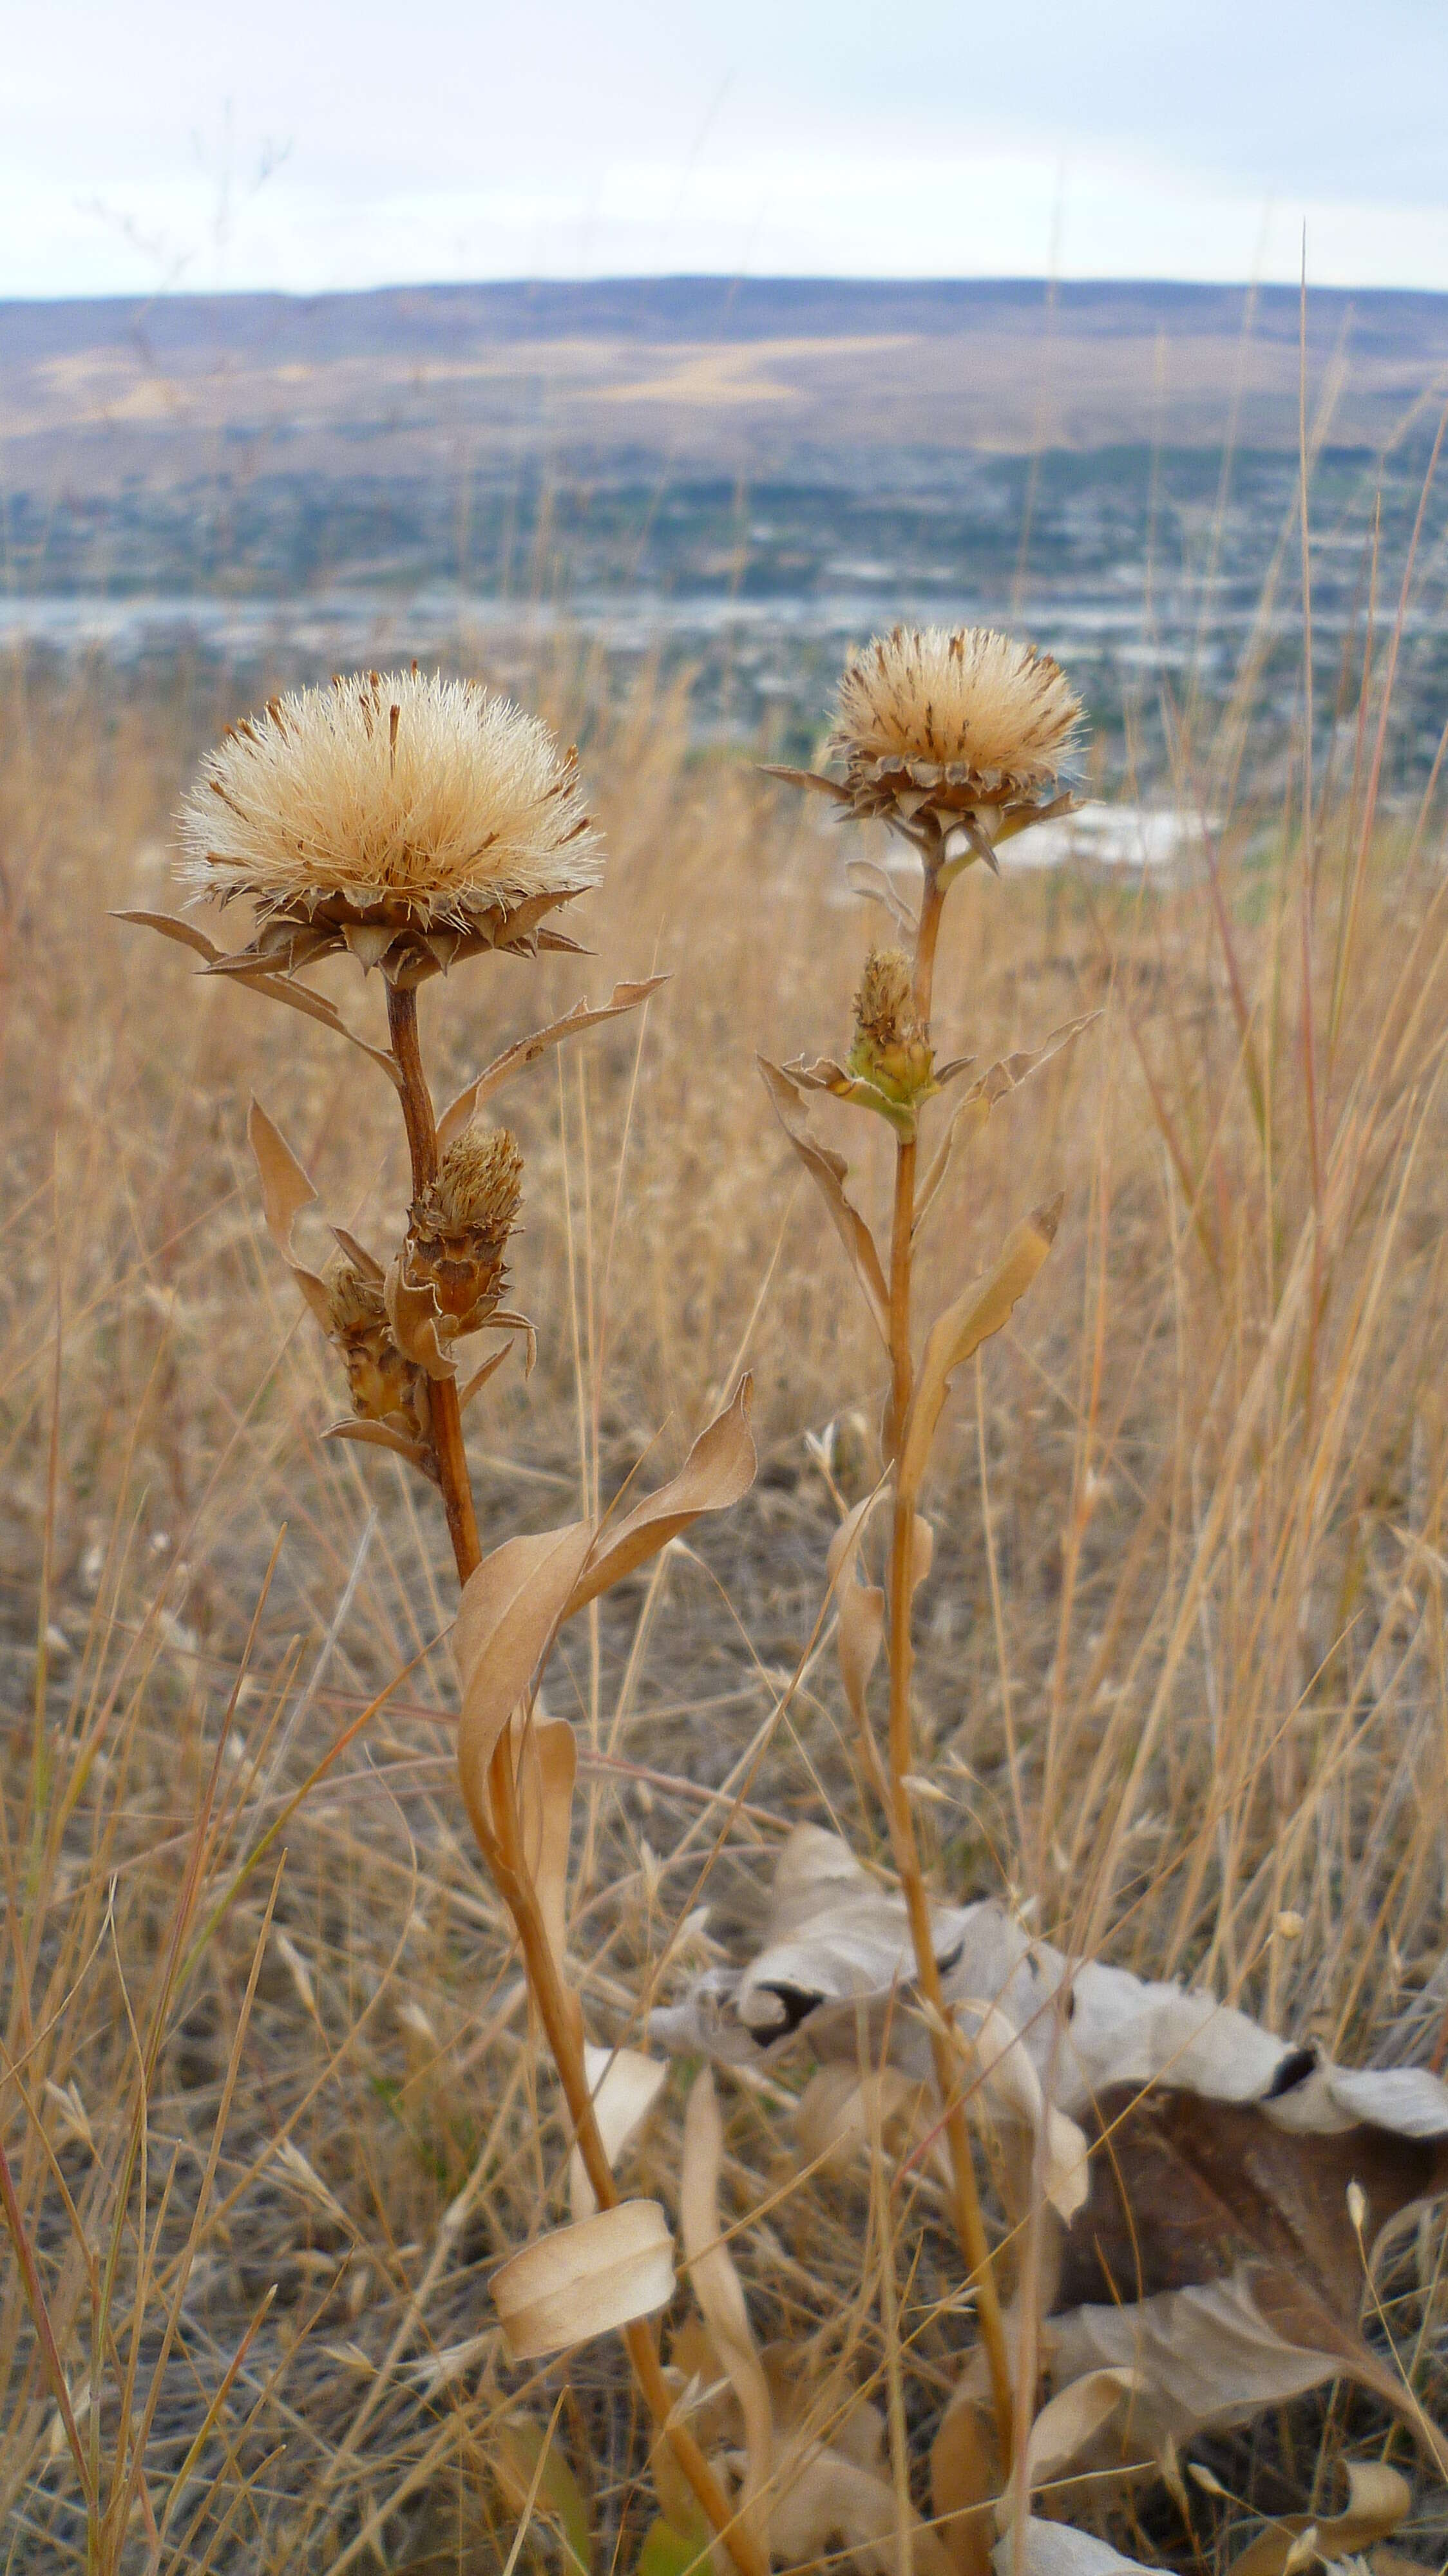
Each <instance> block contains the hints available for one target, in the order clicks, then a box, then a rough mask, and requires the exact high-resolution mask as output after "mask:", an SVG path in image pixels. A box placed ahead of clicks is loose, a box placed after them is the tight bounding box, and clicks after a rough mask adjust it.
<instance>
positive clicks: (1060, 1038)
mask: <svg viewBox="0 0 1448 2576" xmlns="http://www.w3.org/2000/svg"><path fill="white" fill-rule="evenodd" d="M1100 1017H1101V1013H1100V1012H1099V1011H1084V1012H1083V1013H1082V1015H1081V1017H1080V1019H1078V1020H1065V1021H1063V1022H1062V1024H1061V1026H1060V1028H1058V1029H1052V1031H1051V1034H1050V1036H1049V1037H1048V1038H1045V1039H1043V1040H1042V1042H1041V1044H1040V1045H1039V1046H1038V1047H1032V1048H1030V1049H1029V1050H1028V1051H1025V1052H1021V1053H1018V1054H1016V1055H1007V1056H1002V1058H1001V1060H1000V1062H999V1063H998V1064H993V1065H990V1066H989V1067H988V1068H987V1070H986V1071H985V1072H984V1073H983V1074H981V1075H979V1076H978V1078H977V1079H976V1080H975V1081H974V1082H973V1083H972V1084H971V1086H970V1089H969V1091H968V1092H967V1093H966V1095H965V1097H964V1099H963V1100H962V1101H961V1103H960V1106H959V1108H958V1109H957V1110H956V1113H955V1116H954V1117H953V1118H952V1120H951V1122H950V1125H949V1126H948V1127H947V1129H946V1131H945V1134H944V1136H943V1137H942V1139H941V1142H940V1144H939V1145H938V1146H937V1147H936V1150H935V1153H934V1154H933V1155H932V1157H931V1161H930V1168H929V1170H928V1171H927V1173H926V1175H925V1178H924V1180H923V1181H922V1182H921V1184H920V1191H919V1195H918V1197H917V1198H916V1201H915V1221H914V1225H913V1227H912V1230H911V1240H912V1242H913V1241H916V1240H918V1237H919V1234H920V1229H921V1227H922V1225H923V1224H924V1222H925V1218H926V1213H927V1211H928V1209H929V1208H930V1205H931V1203H932V1201H933V1200H934V1198H935V1196H936V1193H937V1191H938V1190H939V1188H940V1186H941V1183H942V1182H943V1181H944V1179H945V1176H946V1173H947V1172H948V1171H949V1169H950V1165H951V1161H952V1158H953V1156H954V1155H955V1152H956V1150H957V1148H958V1147H961V1146H964V1145H968V1144H970V1143H971V1142H972V1141H973V1139H974V1138H975V1137H977V1136H978V1135H979V1134H980V1132H981V1129H982V1128H983V1127H984V1125H985V1123H986V1121H987V1119H988V1118H989V1116H990V1114H991V1111H992V1110H993V1109H994V1107H995V1105H996V1102H997V1101H998V1100H1003V1099H1004V1098H1005V1096H1006V1093H1007V1092H1009V1091H1018V1090H1019V1088H1020V1086H1021V1084H1022V1083H1023V1082H1024V1081H1025V1080H1026V1079H1027V1077H1028V1076H1029V1075H1030V1074H1033V1073H1034V1072H1035V1071H1036V1068H1037V1066H1038V1065H1043V1064H1049V1063H1050V1060H1051V1058H1052V1056H1053V1055H1059V1054H1060V1051H1061V1049H1062V1047H1064V1046H1069V1045H1070V1043H1071V1040H1072V1039H1073V1038H1078V1037H1079V1036H1080V1035H1081V1032H1082V1030H1083V1029H1089V1028H1090V1026H1091V1023H1092V1021H1093V1020H1099V1019H1100ZM940 1078H941V1080H943V1079H944V1076H943V1075H942V1076H941V1077H940Z"/></svg>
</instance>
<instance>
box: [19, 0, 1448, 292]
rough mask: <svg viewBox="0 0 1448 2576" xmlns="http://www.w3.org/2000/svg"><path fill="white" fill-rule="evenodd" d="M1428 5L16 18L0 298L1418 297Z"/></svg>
mask: <svg viewBox="0 0 1448 2576" xmlns="http://www.w3.org/2000/svg"><path fill="white" fill-rule="evenodd" d="M1445 100H1448V0H996V5H993V6H985V5H981V0H913V5H910V0H506V5H503V0H423V5H421V6H418V7H416V8H415V9H413V10H410V11H409V10H405V9H404V10H399V9H398V8H396V7H395V6H394V5H391V0H389V5H386V6H383V5H381V0H248V6H247V7H246V8H245V10H244V11H241V10H236V11H233V10H230V9H227V8H226V7H224V6H216V5H212V6H202V7H198V6H197V5H196V0H132V5H131V6H130V7H128V8H121V7H119V6H117V5H116V0H100V5H93V0H44V5H43V6H42V7H40V8H37V9H30V10H26V11H19V10H17V11H15V12H13V13H12V14H11V15H10V17H9V20H8V25H7V36H6V44H5V48H4V54H3V60H0V295H77V294H110V293H117V292H132V291H148V290H151V289H154V288H157V287H163V286H185V287H192V288H208V289H209V288H213V287H217V286H224V287H281V288H288V289H294V290H300V291H313V290H316V289H318V288H325V287H345V286H365V285H373V284H383V283H390V282H397V281H405V280H415V279H442V278H472V277H517V276H527V275H533V276H589V275H593V276H599V275H610V274H613V275H617V274H621V273H638V272H642V271H656V270H715V271H723V272H726V273H729V274H736V273H740V272H747V273H751V274H755V275H762V274H771V273H772V274H776V275H777V274H789V273H796V274H798V273H814V274H830V273H834V274H846V275H850V274H853V275H877V276H880V275H883V276H902V275H915V276H921V275H929V276H1002V275H1017V276H1021V275H1027V276H1039V275H1042V274H1045V273H1048V272H1050V271H1051V270H1053V269H1054V271H1055V272H1056V273H1057V274H1059V275H1061V276H1063V277H1100V276H1158V277H1160V276H1166V277H1184V278H1185V277H1191V278H1216V277H1229V278H1240V277H1247V276H1252V275H1256V276H1259V277H1263V278H1284V279H1293V278H1295V277H1296V275H1297V271H1298V263H1299V258H1300V249H1301V239H1302V230H1303V226H1304V224H1305V225H1306V232H1307V258H1308V269H1309V275H1310V277H1311V278H1313V279H1315V280H1316V281H1317V282H1318V283H1320V284H1342V285H1401V286H1424V287H1434V288H1443V289H1448V143H1445V135H1448V116H1445V110H1444V102H1445Z"/></svg>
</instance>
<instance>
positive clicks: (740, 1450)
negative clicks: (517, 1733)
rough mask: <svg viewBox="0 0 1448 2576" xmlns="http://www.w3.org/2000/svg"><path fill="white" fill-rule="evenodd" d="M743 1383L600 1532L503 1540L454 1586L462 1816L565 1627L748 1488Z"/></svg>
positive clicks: (750, 1465) (478, 1802)
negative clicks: (664, 1472) (672, 1470)
mask: <svg viewBox="0 0 1448 2576" xmlns="http://www.w3.org/2000/svg"><path fill="white" fill-rule="evenodd" d="M750 1391H751V1381H750V1379H749V1378H748V1377H743V1378H741V1379H740V1381H739V1385H738V1387H737V1388H736V1390H735V1393H734V1397H733V1400H732V1402H731V1403H730V1404H729V1405H727V1406H726V1408H725V1410H724V1412H723V1413H721V1414H720V1415H719V1416H718V1417H717V1419H716V1420H715V1421H713V1422H711V1423H710V1425H709V1427H708V1429H707V1430H706V1431H703V1432H701V1433H700V1436H699V1438H698V1439H697V1440H696V1441H695V1443H694V1446H693V1448H692V1449H691V1450H690V1452H689V1455H688V1457H687V1458H686V1459H685V1461H684V1464H683V1466H682V1467H681V1468H680V1469H679V1472H678V1474H677V1476H673V1477H671V1478H670V1479H669V1481H668V1483H667V1484H664V1485H661V1486H660V1487H659V1489H658V1491H657V1493H654V1494H650V1495H649V1496H648V1497H647V1499H646V1500H645V1501H644V1502H642V1503H639V1504H636V1505H635V1507H634V1509H633V1510H632V1511H631V1512H628V1513H626V1514H625V1515H624V1516H623V1518H622V1519H621V1520H618V1521H615V1522H609V1521H605V1522H604V1523H603V1524H602V1526H601V1527H599V1526H596V1525H595V1524H594V1523H592V1522H589V1521H574V1522H572V1523H570V1524H569V1526H568V1527H566V1528H564V1529H560V1530H546V1531H544V1532H542V1533H541V1534H540V1535H539V1536H538V1537H536V1538H514V1539H508V1540H507V1541H506V1542H505V1544H504V1545H503V1546H502V1547H500V1548H496V1549H495V1550H494V1551H493V1554H492V1555H491V1556H486V1557H484V1559H483V1562H482V1564H481V1565H480V1566H479V1567H478V1568H477V1570H476V1572H475V1573H474V1574H472V1575H470V1576H469V1578H468V1581H467V1582H466V1583H465V1584H464V1586H463V1593H462V1601H461V1604H460V1607H459V1611H458V1619H457V1625H456V1627H455V1629H454V1631H453V1653H454V1656H455V1658H456V1661H457V1667H458V1673H459V1677H460V1679H461V1683H462V1715H461V1719H460V1722H459V1728H458V1765H459V1769H460V1772H461V1774H462V1782H463V1794H464V1796H465V1798H466V1799H467V1801H468V1805H469V1811H470V1813H471V1812H474V1810H476V1813H477V1814H478V1815H481V1816H483V1817H484V1819H486V1806H485V1789H486V1778H487V1768H488V1764H489V1762H490V1760H491V1758H492V1753H493V1747H494V1746H495V1744H496V1743H497V1741H498V1738H499V1736H500V1735H501V1734H502V1731H503V1728H504V1727H505V1726H506V1725H507V1723H508V1719H509V1717H510V1716H511V1715H512V1712H513V1710H514V1708H515V1707H516V1706H517V1705H518V1702H519V1701H520V1700H522V1699H524V1698H526V1696H527V1694H528V1691H529V1689H530V1688H531V1686H532V1684H533V1681H534V1679H535V1676H536V1675H537V1674H538V1673H539V1672H540V1671H541V1669H542V1667H543V1665H544V1663H545V1662H546V1661H547V1658H548V1655H549V1653H550V1652H551V1650H552V1646H553V1641H554V1639H555V1637H556V1636H557V1634H558V1631H559V1629H560V1628H561V1627H562V1626H563V1623H564V1621H565V1620H566V1619H571V1618H572V1617H573V1615H574V1613H575V1611H578V1610H581V1609H583V1608H584V1607H585V1605H586V1604H587V1603H588V1602H590V1601H592V1600H594V1599H596V1598H597V1596H598V1594H599V1593H601V1592H606V1591H607V1590H608V1588H609V1586H610V1584H614V1583H618V1582H620V1581H621V1580H622V1578H623V1577H624V1576H625V1575H626V1574H631V1573H632V1572H633V1571H634V1569H635V1567H637V1566H639V1565H642V1564H643V1563H644V1562H645V1561H646V1559H647V1558H649V1557H650V1556H654V1555H657V1553H658V1551H659V1549H660V1548H663V1547H667V1545H668V1543H669V1541H670V1539H672V1538H676V1537H678V1536H679V1534H680V1533H681V1532H682V1531H683V1530H686V1529H688V1528H689V1527H690V1526H691V1525H692V1524H693V1522H695V1521H696V1520H698V1519H699V1518H700V1517H701V1515H702V1514H704V1513H706V1512H717V1511H724V1510H726V1509H727V1508H728V1507H729V1506H730V1505H731V1504H733V1503H736V1502H738V1501H739V1499H740V1497H741V1495H743V1494H745V1493H747V1492H748V1490H749V1486H750V1484H751V1483H752V1481H753V1477H754V1467H755V1454H754V1442H753V1440H752V1438H751V1437H750V1432H749V1397H750Z"/></svg>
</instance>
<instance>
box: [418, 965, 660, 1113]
mask: <svg viewBox="0 0 1448 2576" xmlns="http://www.w3.org/2000/svg"><path fill="white" fill-rule="evenodd" d="M668 980H669V979H668V976H667V975H647V976H645V977H644V979H643V981H642V982H641V983H636V984H615V986H614V988H613V991H612V992H611V993H610V995H609V997H608V1000H607V1001H606V1002H601V1003H600V1004H599V1005H598V1007H597V1009H596V1010H595V1009H591V1008H590V1006H589V1004H588V1003H587V1002H583V1001H579V1002H575V1003H574V1005H573V1008H572V1010H571V1011H565V1012H564V1014H563V1017H562V1019H561V1020H550V1021H549V1023H548V1026H547V1027H546V1029H535V1030H534V1031H533V1033H532V1035H531V1036H530V1037H526V1038H518V1039H517V1040H516V1041H515V1042H514V1044H513V1045H512V1046H510V1047H505V1048H504V1049H503V1052H502V1054H501V1055H495V1056H494V1058H493V1060H492V1063H491V1064H488V1065H485V1066H484V1067H483V1070H482V1072H481V1073H480V1074H478V1075H477V1076H476V1077H475V1079H474V1080H473V1081H472V1082H470V1083H468V1085H467V1086H466V1088H465V1089H464V1090H462V1091H460V1092H459V1093H458V1096H457V1098H456V1100H451V1101H449V1103H448V1105H447V1107H446V1109H445V1110H444V1111H443V1113H442V1116H441V1118H440V1119H439V1120H438V1122H437V1141H438V1149H439V1151H440V1152H442V1151H445V1150H446V1148H447V1147H448V1146H449V1145H450V1144H451V1143H452V1141H453V1138H454V1137H455V1136H460V1135H461V1134H462V1131H463V1129H464V1128H465V1127H466V1125H467V1123H468V1120H469V1119H470V1118H472V1117H473V1116H474V1115H475V1113H476V1112H477V1111H478V1110H479V1109H481V1107H482V1105H483V1103H484V1101H485V1100H491V1099H492V1097H493V1094H494V1093H495V1092H496V1091H501V1089H502V1087H503V1085H504V1083H505V1082H510V1081H511V1080H512V1077H513V1075H514V1074H515V1073H521V1072H522V1071H523V1069H524V1067H525V1066H527V1065H530V1064H536V1063H537V1061H538V1058H539V1057H540V1056H541V1055H546V1053H547V1051H548V1049H549V1048H550V1047H555V1046H561V1045H562V1044H563V1043H564V1041H565V1039H567V1038H574V1037H577V1036H578V1035H579V1034H580V1032H581V1031H582V1030H584V1029H595V1028H597V1027H598V1025H599V1023H600V1022H601V1021H603V1020H616V1019H618V1018H619V1017H620V1016H621V1015H622V1013H623V1012H625V1011H636V1010H637V1009H638V1006H639V1004H640V1002H646V1001H647V1000H648V998H649V996H650V994H651V993H656V992H657V991H658V989H659V987H660V985H661V984H667V982H668Z"/></svg>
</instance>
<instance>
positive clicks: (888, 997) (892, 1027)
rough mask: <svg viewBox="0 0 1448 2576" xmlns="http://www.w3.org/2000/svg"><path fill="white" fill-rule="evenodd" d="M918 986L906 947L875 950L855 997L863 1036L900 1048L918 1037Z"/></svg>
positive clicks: (856, 1011)
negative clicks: (916, 994)
mask: <svg viewBox="0 0 1448 2576" xmlns="http://www.w3.org/2000/svg"><path fill="white" fill-rule="evenodd" d="M914 1003H915V986H914V978H913V977H912V975H911V972H910V960H909V958H908V957H907V956H906V954H905V951H904V949H903V948H872V949H871V951H870V954H869V956H868V957H867V958H866V960H865V971H864V973H863V975H862V976H861V977H860V989H859V991H858V992H857V993H856V995H855V1019H856V1022H857V1024H858V1027H859V1030H860V1034H861V1036H862V1037H867V1038H871V1039H873V1041H874V1043H875V1045H876V1046H896V1045H898V1044H899V1042H900V1040H901V1039H902V1038H911V1037H917V1036H918V1035H919V1029H918V1026H917V1023H916V1019H915V1009H914Z"/></svg>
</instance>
